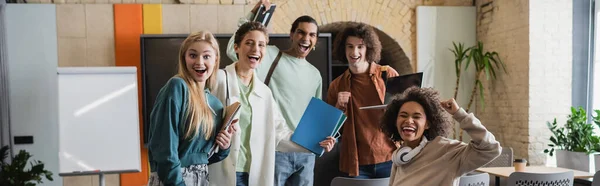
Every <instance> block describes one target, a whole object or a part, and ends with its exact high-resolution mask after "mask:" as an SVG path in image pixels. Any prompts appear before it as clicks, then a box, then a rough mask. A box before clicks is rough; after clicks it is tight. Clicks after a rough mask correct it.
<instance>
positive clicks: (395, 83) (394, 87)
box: [360, 72, 423, 109]
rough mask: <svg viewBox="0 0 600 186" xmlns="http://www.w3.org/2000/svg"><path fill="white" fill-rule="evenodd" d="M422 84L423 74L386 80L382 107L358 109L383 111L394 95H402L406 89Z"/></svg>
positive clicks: (374, 106)
mask: <svg viewBox="0 0 600 186" xmlns="http://www.w3.org/2000/svg"><path fill="white" fill-rule="evenodd" d="M422 82H423V72H418V73H414V74H406V75H402V76H397V77H393V78H388V79H387V80H386V83H385V89H386V90H385V98H384V103H385V104H383V105H373V106H365V107H360V109H385V108H386V107H387V104H388V103H389V102H390V101H392V98H393V96H394V95H396V94H402V93H403V92H404V91H405V90H406V89H408V88H410V87H412V86H416V87H421V85H422Z"/></svg>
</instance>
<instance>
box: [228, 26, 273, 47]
mask: <svg viewBox="0 0 600 186" xmlns="http://www.w3.org/2000/svg"><path fill="white" fill-rule="evenodd" d="M254 30H258V31H261V32H262V33H263V34H265V37H266V38H267V43H269V32H268V31H267V27H265V26H264V25H263V24H261V23H260V22H256V21H250V22H246V23H244V24H242V26H240V28H238V30H237V31H236V32H235V38H233V43H235V44H236V45H238V46H239V45H240V44H241V42H242V40H243V39H244V36H246V34H247V33H248V32H250V31H254Z"/></svg>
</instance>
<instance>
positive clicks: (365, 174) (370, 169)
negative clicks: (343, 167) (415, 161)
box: [344, 161, 392, 179]
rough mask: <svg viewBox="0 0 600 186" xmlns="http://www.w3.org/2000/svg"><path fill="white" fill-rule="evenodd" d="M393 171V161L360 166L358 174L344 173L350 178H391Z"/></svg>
mask: <svg viewBox="0 0 600 186" xmlns="http://www.w3.org/2000/svg"><path fill="white" fill-rule="evenodd" d="M390 172H392V161H386V162H383V163H378V164H372V165H360V166H358V176H354V177H353V176H350V175H348V173H344V176H346V177H349V178H361V179H373V178H389V177H390Z"/></svg>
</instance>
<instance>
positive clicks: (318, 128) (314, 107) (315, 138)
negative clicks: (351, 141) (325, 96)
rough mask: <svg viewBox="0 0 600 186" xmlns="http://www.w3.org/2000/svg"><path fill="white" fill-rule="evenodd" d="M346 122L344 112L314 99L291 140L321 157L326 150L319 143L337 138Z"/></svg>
mask: <svg viewBox="0 0 600 186" xmlns="http://www.w3.org/2000/svg"><path fill="white" fill-rule="evenodd" d="M345 121H346V115H345V114H344V112H343V111H341V110H340V109H338V108H335V107H333V106H331V105H329V104H327V103H325V102H324V101H322V100H320V99H318V98H314V97H313V98H312V99H311V100H310V102H309V103H308V106H307V107H306V110H305V111H304V115H302V118H301V119H300V122H299V123H298V127H296V130H295V131H294V134H292V138H291V140H292V141H293V142H294V143H296V144H298V145H300V146H302V147H304V148H306V149H308V150H310V151H311V152H313V153H314V154H316V155H317V156H319V157H320V156H321V155H323V153H324V152H325V149H323V147H321V146H320V145H319V142H321V141H323V140H325V139H327V136H332V137H333V136H335V134H336V133H337V132H338V131H339V130H340V128H341V126H342V125H343V124H344V122H345Z"/></svg>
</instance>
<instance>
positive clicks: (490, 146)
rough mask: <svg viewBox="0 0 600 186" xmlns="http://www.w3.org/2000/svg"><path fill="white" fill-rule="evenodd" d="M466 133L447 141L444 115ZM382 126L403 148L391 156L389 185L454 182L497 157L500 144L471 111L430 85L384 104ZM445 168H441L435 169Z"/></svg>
mask: <svg viewBox="0 0 600 186" xmlns="http://www.w3.org/2000/svg"><path fill="white" fill-rule="evenodd" d="M448 114H450V115H452V117H453V118H454V119H455V120H456V121H458V122H459V123H460V127H461V128H462V129H463V130H465V131H466V132H467V133H468V134H469V136H471V142H470V143H469V144H467V143H464V142H461V141H458V140H453V139H448V138H446V136H447V135H448V133H449V131H450V130H451V129H452V123H451V120H450V118H449V115H448ZM381 129H382V130H383V132H384V133H385V134H386V135H387V136H388V137H389V138H391V139H392V140H394V141H396V142H401V143H402V146H401V147H400V148H399V149H397V150H395V151H394V154H393V155H392V156H393V157H392V161H393V166H392V173H391V176H390V186H399V185H458V182H459V178H460V177H461V176H462V175H464V174H465V173H468V172H471V171H473V170H475V169H477V168H479V167H481V166H483V165H485V164H487V163H489V162H490V161H492V160H494V158H496V157H498V156H499V155H500V152H501V151H502V147H500V143H499V142H498V141H496V139H495V137H494V135H493V134H492V133H490V132H489V131H487V129H486V128H485V127H484V126H483V125H482V124H481V122H480V121H479V119H477V118H476V117H475V116H474V115H473V114H472V113H471V114H468V113H467V112H465V110H464V109H462V108H460V107H459V106H458V104H457V103H456V101H455V100H454V99H450V100H447V101H443V102H442V101H440V99H439V93H438V92H437V91H435V90H433V89H431V88H417V87H411V88H409V89H407V90H406V91H405V92H404V93H403V94H402V95H400V96H396V97H395V98H394V99H393V100H392V102H391V103H390V104H388V106H387V109H386V111H385V114H384V116H383V119H382V121H381ZM440 170H444V171H440Z"/></svg>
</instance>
